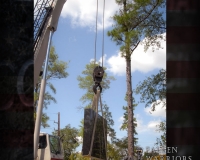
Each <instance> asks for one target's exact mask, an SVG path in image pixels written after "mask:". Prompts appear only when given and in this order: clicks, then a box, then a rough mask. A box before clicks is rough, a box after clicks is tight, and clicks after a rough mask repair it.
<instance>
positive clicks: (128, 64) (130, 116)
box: [126, 58, 134, 159]
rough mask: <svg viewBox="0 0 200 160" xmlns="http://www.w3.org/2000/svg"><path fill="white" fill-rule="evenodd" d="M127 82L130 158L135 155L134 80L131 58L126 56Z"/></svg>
mask: <svg viewBox="0 0 200 160" xmlns="http://www.w3.org/2000/svg"><path fill="white" fill-rule="evenodd" d="M126 83H127V100H128V101H127V102H128V154H129V158H132V159H133V157H134V140H133V139H134V137H133V104H132V101H133V100H132V81H131V58H126Z"/></svg>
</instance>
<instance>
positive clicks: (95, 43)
mask: <svg viewBox="0 0 200 160" xmlns="http://www.w3.org/2000/svg"><path fill="white" fill-rule="evenodd" d="M98 8H99V7H98V0H97V9H96V32H95V42H94V65H95V63H96V47H97V19H98Z"/></svg>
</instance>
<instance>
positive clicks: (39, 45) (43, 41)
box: [34, 0, 66, 160]
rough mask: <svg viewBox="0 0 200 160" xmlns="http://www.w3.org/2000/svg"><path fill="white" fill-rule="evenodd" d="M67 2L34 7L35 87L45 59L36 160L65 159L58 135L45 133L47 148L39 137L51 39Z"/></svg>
mask: <svg viewBox="0 0 200 160" xmlns="http://www.w3.org/2000/svg"><path fill="white" fill-rule="evenodd" d="M65 2H66V0H37V2H36V4H35V7H34V87H35V86H36V83H37V82H38V79H39V75H40V72H41V69H42V65H43V63H44V60H45V66H44V73H43V78H42V80H41V87H40V95H39V102H38V107H37V116H36V122H35V130H34V160H49V159H51V160H59V159H60V160H61V159H63V153H62V152H61V146H60V144H61V141H60V139H59V138H58V137H57V138H56V137H55V136H51V135H48V134H45V135H43V138H44V139H46V142H47V143H46V148H41V149H40V147H41V146H42V145H41V144H40V143H39V141H40V140H39V139H41V135H40V126H41V119H42V109H43V102H44V93H45V87H46V74H47V68H48V58H49V53H50V46H51V40H52V36H53V33H54V32H55V31H56V29H57V25H58V19H59V16H60V13H61V10H62V8H63V5H64V3H65ZM45 137H46V138H45ZM54 143H55V145H56V146H57V149H55V146H53V144H54ZM38 148H39V150H38ZM58 148H59V150H58Z"/></svg>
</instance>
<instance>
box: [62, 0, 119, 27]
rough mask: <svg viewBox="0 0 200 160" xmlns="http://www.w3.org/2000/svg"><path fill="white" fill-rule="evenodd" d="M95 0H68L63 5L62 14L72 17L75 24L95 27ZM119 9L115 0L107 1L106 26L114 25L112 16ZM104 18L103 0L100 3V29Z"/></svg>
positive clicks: (72, 22)
mask: <svg viewBox="0 0 200 160" xmlns="http://www.w3.org/2000/svg"><path fill="white" fill-rule="evenodd" d="M96 3H97V1H95V0H87V1H83V0H67V1H66V3H65V4H64V6H63V9H62V12H61V16H62V17H64V18H66V17H70V18H71V24H72V25H73V26H81V27H89V28H90V29H93V30H94V28H95V27H96V10H97V6H96ZM117 9H118V6H117V4H116V3H115V1H114V0H112V1H106V2H105V15H104V28H107V27H110V26H111V25H112V20H111V18H110V17H111V16H113V15H114V13H115V11H116V10H117ZM102 20H103V1H99V4H98V22H97V23H98V25H97V26H98V27H97V28H98V29H102V22H103V21H102Z"/></svg>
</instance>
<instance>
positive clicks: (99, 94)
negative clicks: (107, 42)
mask: <svg viewBox="0 0 200 160" xmlns="http://www.w3.org/2000/svg"><path fill="white" fill-rule="evenodd" d="M104 13H105V0H104V3H103V38H102V69H103V58H104ZM97 19H98V0H97V10H96V34H95V53H94V66H95V63H96V42H97ZM94 71H95V70H94ZM98 74H99V73H98ZM93 78H94V79H95V76H94V73H93ZM96 78H97V77H96ZM101 78H103V76H102V77H101ZM97 80H98V79H97ZM101 80H102V79H100V80H98V81H99V84H100V82H101ZM95 83H96V81H95ZM99 87H100V92H98V91H97V90H96V92H95V90H94V88H93V90H94V92H95V94H94V98H93V102H94V104H93V105H94V106H92V109H93V110H94V111H95V110H96V116H95V122H94V127H93V133H92V140H91V145H90V151H89V155H90V156H91V154H92V148H93V142H94V134H95V130H96V122H97V116H98V101H99V99H100V105H101V112H102V117H103V118H104V114H103V108H102V100H101V86H100V85H99ZM95 102H96V103H95ZM103 135H104V145H105V154H106V159H107V151H106V145H107V142H106V133H105V123H104V119H103Z"/></svg>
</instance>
